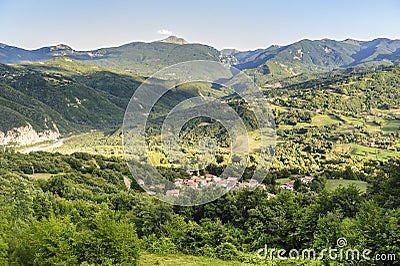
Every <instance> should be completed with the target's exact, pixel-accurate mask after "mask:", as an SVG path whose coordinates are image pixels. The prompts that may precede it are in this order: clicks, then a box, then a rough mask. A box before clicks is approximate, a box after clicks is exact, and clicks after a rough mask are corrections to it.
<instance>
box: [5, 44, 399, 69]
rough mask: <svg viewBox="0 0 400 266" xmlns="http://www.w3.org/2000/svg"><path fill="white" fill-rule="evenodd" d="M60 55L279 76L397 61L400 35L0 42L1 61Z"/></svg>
mask: <svg viewBox="0 0 400 266" xmlns="http://www.w3.org/2000/svg"><path fill="white" fill-rule="evenodd" d="M63 56H65V57H69V58H72V59H75V60H78V61H82V62H84V63H87V64H91V65H96V66H100V67H105V68H111V69H114V70H119V71H126V72H130V73H134V74H139V75H151V74H152V73H154V72H155V71H157V70H159V69H161V68H163V67H165V66H169V65H172V64H175V63H178V62H183V61H189V60H213V61H222V62H224V63H229V64H231V65H233V66H235V67H237V68H239V69H241V70H250V71H254V72H255V73H258V74H261V75H269V76H271V77H273V76H275V77H281V76H289V75H293V74H300V73H304V72H318V71H329V70H332V69H338V68H348V67H356V66H372V65H391V64H397V63H399V62H400V40H390V39H385V38H379V39H375V40H372V41H358V40H352V39H346V40H344V41H336V40H330V39H323V40H307V39H305V40H301V41H298V42H295V43H293V44H289V45H285V46H278V45H272V46H270V47H268V48H266V49H257V50H254V51H237V50H234V49H225V50H222V51H218V50H217V49H215V48H213V47H211V46H208V45H204V44H190V43H188V42H187V41H186V40H184V39H182V38H178V37H176V36H170V37H168V38H166V39H164V40H160V41H156V42H150V43H145V42H132V43H128V44H125V45H122V46H119V47H110V48H102V49H96V50H92V51H76V50H74V49H72V48H71V47H69V46H67V45H64V44H60V45H55V46H49V47H43V48H40V49H36V50H25V49H22V48H18V47H13V46H8V45H5V44H0V63H3V64H21V63H23V62H36V61H45V60H49V59H51V58H55V57H63Z"/></svg>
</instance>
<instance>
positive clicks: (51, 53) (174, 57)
mask: <svg viewBox="0 0 400 266" xmlns="http://www.w3.org/2000/svg"><path fill="white" fill-rule="evenodd" d="M60 56H65V57H69V58H72V59H75V60H79V61H83V62H85V63H87V64H92V65H96V66H100V67H106V68H111V69H115V70H121V71H127V72H130V73H134V74H141V75H151V74H153V73H154V72H156V71H157V70H159V69H161V68H163V67H165V66H169V65H172V64H176V63H179V62H184V61H190V60H213V61H219V60H220V53H219V51H218V50H216V49H214V48H212V47H210V46H207V45H203V44H188V43H187V42H186V41H185V40H184V39H182V38H178V37H176V36H170V37H168V38H166V39H164V40H161V41H156V42H152V43H144V42H132V43H128V44H125V45H122V46H119V47H111V48H102V49H97V50H93V51H76V50H73V49H72V48H70V47H68V46H66V45H63V44H60V45H56V46H51V47H43V48H40V49H37V50H25V49H21V48H18V47H13V46H8V45H5V44H2V45H0V63H3V64H21V63H23V62H36V61H45V60H48V59H51V58H55V57H60Z"/></svg>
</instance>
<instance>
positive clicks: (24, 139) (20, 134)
mask: <svg viewBox="0 0 400 266" xmlns="http://www.w3.org/2000/svg"><path fill="white" fill-rule="evenodd" d="M53 128H54V130H45V131H43V132H37V131H36V130H34V129H33V127H32V125H30V124H28V125H26V126H24V127H18V128H13V129H11V130H9V131H8V132H7V133H4V132H2V131H0V145H7V144H10V143H16V144H18V145H30V144H34V143H38V142H43V141H47V140H56V139H58V138H59V137H60V132H59V131H58V128H57V126H56V125H55V124H53Z"/></svg>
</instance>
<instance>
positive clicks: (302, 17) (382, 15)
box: [0, 0, 400, 50]
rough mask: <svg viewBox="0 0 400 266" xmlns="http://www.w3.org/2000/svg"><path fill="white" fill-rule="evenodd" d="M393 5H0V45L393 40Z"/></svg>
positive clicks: (25, 1)
mask: <svg viewBox="0 0 400 266" xmlns="http://www.w3.org/2000/svg"><path fill="white" fill-rule="evenodd" d="M399 14H400V1H398V0H373V1H372V0H319V1H317V0H302V1H300V0H297V1H296V0H293V1H290V0H279V1H268V0H266V1H261V0H260V1H254V0H249V1H234V0H231V1H226V0H220V1H218V0H212V1H210V0H202V1H191V0H185V1H178V0H176V1H168V0H165V1H161V0H159V1H156V0H154V1H153V0H142V1H128V0H113V1H111V0H109V1H105V0H52V1H50V0H0V43H5V44H8V45H13V46H18V47H22V48H26V49H36V48H39V47H43V46H49V45H55V44H60V43H63V44H67V45H69V46H71V47H72V48H74V49H76V50H92V49H96V48H101V47H110V46H119V45H122V44H125V43H129V42H133V41H146V42H150V41H155V40H159V39H163V38H165V37H167V36H168V35H171V34H173V35H176V36H179V37H182V38H184V39H186V40H187V41H189V42H192V43H204V44H208V45H211V46H213V47H215V48H217V49H223V48H235V49H238V50H254V49H257V48H266V47H268V46H270V45H272V44H277V45H285V44H290V43H293V42H296V41H298V40H301V39H323V38H329V39H335V40H344V39H347V38H352V39H358V40H372V39H374V38H378V37H386V38H390V39H400V30H399V25H400V15H399Z"/></svg>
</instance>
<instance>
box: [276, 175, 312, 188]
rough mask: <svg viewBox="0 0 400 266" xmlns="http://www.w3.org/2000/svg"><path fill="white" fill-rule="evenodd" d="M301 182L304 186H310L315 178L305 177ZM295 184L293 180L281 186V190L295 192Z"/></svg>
mask: <svg viewBox="0 0 400 266" xmlns="http://www.w3.org/2000/svg"><path fill="white" fill-rule="evenodd" d="M300 180H301V183H303V184H304V185H308V184H310V183H311V182H312V181H313V180H314V177H312V176H305V177H302V178H301V179H300ZM294 182H295V181H294V180H291V181H289V182H287V183H285V184H283V185H280V186H279V188H280V189H284V190H290V191H293V190H294Z"/></svg>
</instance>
